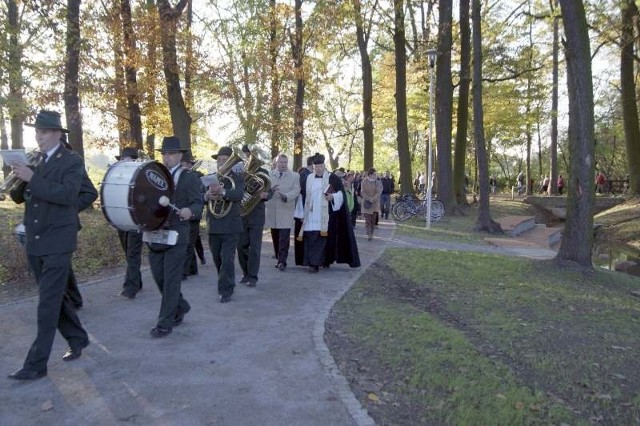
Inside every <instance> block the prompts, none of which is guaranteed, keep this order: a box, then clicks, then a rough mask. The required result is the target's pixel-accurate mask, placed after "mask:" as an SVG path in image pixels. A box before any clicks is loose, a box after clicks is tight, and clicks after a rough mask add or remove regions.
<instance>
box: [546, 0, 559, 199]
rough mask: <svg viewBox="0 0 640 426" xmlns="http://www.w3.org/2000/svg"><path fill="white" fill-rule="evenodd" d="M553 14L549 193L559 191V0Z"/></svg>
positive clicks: (554, 4)
mask: <svg viewBox="0 0 640 426" xmlns="http://www.w3.org/2000/svg"><path fill="white" fill-rule="evenodd" d="M551 5H552V9H551V12H552V14H553V46H552V54H551V58H552V59H551V61H552V65H551V66H552V72H551V73H552V84H551V146H550V147H549V157H550V170H549V178H550V179H551V181H550V184H549V190H548V193H549V195H555V194H557V193H558V69H559V63H558V52H559V50H560V48H559V45H560V40H559V39H560V37H559V28H558V27H559V21H560V16H559V14H558V10H557V9H558V3H557V1H555V0H554V1H552V2H551Z"/></svg>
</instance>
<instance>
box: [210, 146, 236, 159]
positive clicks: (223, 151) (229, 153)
mask: <svg viewBox="0 0 640 426" xmlns="http://www.w3.org/2000/svg"><path fill="white" fill-rule="evenodd" d="M219 155H225V156H227V157H230V156H232V155H233V150H232V149H231V148H230V147H228V146H223V147H222V148H220V150H219V151H218V153H217V154H213V155H212V156H211V158H213V159H214V160H217V159H218V156H219Z"/></svg>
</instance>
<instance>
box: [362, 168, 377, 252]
mask: <svg viewBox="0 0 640 426" xmlns="http://www.w3.org/2000/svg"><path fill="white" fill-rule="evenodd" d="M380 194H382V182H380V180H378V174H377V173H376V169H374V168H370V169H369V171H368V172H367V176H366V177H365V178H364V179H362V183H361V184H360V196H361V197H362V205H361V211H362V215H363V216H364V222H365V225H366V227H365V228H366V230H367V238H368V239H369V241H371V239H372V238H373V228H374V226H375V223H374V221H375V215H374V213H376V212H377V213H378V214H380Z"/></svg>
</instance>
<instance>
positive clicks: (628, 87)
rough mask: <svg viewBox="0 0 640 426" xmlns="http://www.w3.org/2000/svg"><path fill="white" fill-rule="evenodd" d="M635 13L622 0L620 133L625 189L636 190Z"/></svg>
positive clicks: (639, 171)
mask: <svg viewBox="0 0 640 426" xmlns="http://www.w3.org/2000/svg"><path fill="white" fill-rule="evenodd" d="M637 16H638V8H637V7H636V4H635V3H634V1H633V0H625V1H623V2H622V31H621V40H620V41H621V44H622V47H621V49H620V50H621V52H620V54H621V57H620V85H621V90H620V92H621V97H622V116H623V122H624V136H625V141H626V147H627V165H628V169H629V191H630V192H631V193H632V194H636V195H638V194H640V127H639V126H638V106H637V99H636V85H635V75H634V69H633V68H634V51H633V50H634V35H633V19H634V17H637Z"/></svg>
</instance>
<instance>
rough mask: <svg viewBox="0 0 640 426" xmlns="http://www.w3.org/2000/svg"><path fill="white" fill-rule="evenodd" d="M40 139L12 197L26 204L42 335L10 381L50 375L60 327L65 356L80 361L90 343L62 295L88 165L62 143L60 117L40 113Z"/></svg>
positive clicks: (19, 167) (16, 167) (21, 167)
mask: <svg viewBox="0 0 640 426" xmlns="http://www.w3.org/2000/svg"><path fill="white" fill-rule="evenodd" d="M32 126H33V127H35V129H36V141H37V143H38V147H39V149H40V152H41V153H42V155H43V158H44V160H43V161H41V162H40V164H39V165H38V166H37V167H36V168H35V170H32V169H31V168H30V167H28V166H27V165H25V164H12V165H11V168H12V171H13V173H15V175H16V176H17V177H18V178H19V179H20V180H21V181H22V182H24V183H25V184H24V185H20V186H19V187H17V188H14V189H13V190H12V191H11V193H10V195H11V199H13V201H15V202H16V203H18V204H21V203H26V205H25V212H24V225H25V231H26V246H25V248H26V252H27V257H28V261H29V266H30V267H31V270H32V271H33V273H34V275H35V277H36V281H37V283H38V295H39V299H38V313H37V317H38V331H37V334H36V338H35V341H34V342H33V344H32V345H31V348H30V349H29V353H28V354H27V357H26V359H25V361H24V365H23V367H22V368H21V369H20V370H18V371H16V372H15V373H13V374H10V375H9V377H10V378H12V379H15V380H35V379H39V378H41V377H44V376H46V375H47V363H48V361H49V356H50V355H51V347H52V345H53V339H54V337H55V333H56V328H57V329H58V330H59V331H60V334H62V336H63V337H64V338H65V340H66V341H67V342H68V344H69V349H68V350H67V351H66V352H65V354H64V356H63V357H62V359H63V360H65V361H72V360H74V359H77V358H79V357H80V355H81V354H82V350H83V349H84V348H86V347H87V345H89V336H88V335H87V332H86V331H85V330H84V328H83V327H82V324H81V323H80V319H79V318H78V315H77V313H76V310H75V308H74V307H73V305H72V303H71V302H70V301H69V300H68V299H66V298H65V297H64V293H65V290H66V287H67V279H68V274H69V269H70V267H71V256H72V254H73V252H74V251H75V250H76V247H77V236H78V194H79V191H80V185H81V182H82V175H83V171H84V166H83V162H82V158H81V157H80V156H79V155H78V154H76V153H74V152H72V151H69V150H68V149H66V148H65V147H64V146H63V145H62V144H61V143H60V137H61V136H62V133H68V130H66V129H64V128H63V127H62V124H61V121H60V114H59V113H58V112H55V111H46V110H42V111H40V112H39V113H38V116H37V117H36V121H35V124H33V125H32Z"/></svg>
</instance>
